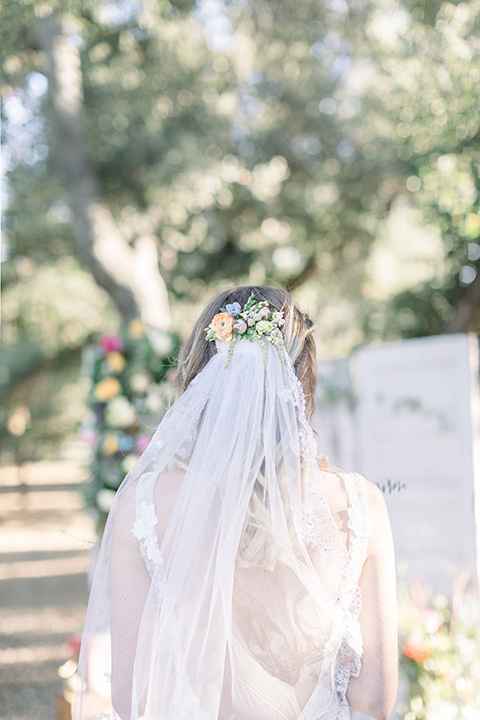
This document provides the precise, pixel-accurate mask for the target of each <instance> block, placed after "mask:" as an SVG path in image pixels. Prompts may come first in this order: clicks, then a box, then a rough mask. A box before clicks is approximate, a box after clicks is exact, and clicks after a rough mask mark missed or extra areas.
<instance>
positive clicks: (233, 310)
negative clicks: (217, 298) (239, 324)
mask: <svg viewBox="0 0 480 720" xmlns="http://www.w3.org/2000/svg"><path fill="white" fill-rule="evenodd" d="M225 307H226V310H227V312H228V314H229V315H231V316H232V317H237V315H238V314H239V312H241V310H242V308H241V306H240V303H238V302H234V303H232V304H231V305H226V306H225Z"/></svg>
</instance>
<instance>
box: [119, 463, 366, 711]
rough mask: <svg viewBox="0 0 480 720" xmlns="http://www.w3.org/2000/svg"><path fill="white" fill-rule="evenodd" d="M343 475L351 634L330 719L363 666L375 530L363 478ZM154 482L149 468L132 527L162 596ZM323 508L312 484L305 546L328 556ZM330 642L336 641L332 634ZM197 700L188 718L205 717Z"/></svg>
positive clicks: (344, 598)
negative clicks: (367, 567)
mask: <svg viewBox="0 0 480 720" xmlns="http://www.w3.org/2000/svg"><path fill="white" fill-rule="evenodd" d="M341 478H342V481H343V483H344V487H345V490H346V494H347V498H348V507H347V515H348V521H347V527H348V531H349V537H348V552H347V562H346V563H345V566H344V571H343V580H342V589H341V593H340V597H339V598H336V600H337V602H339V603H340V605H341V606H342V608H343V611H344V612H345V613H347V614H348V616H349V620H348V622H347V627H348V628H349V633H348V636H347V637H342V638H340V642H339V645H338V650H337V652H336V657H335V663H334V670H333V673H334V678H335V687H336V694H337V695H336V700H335V702H334V706H333V705H332V711H331V712H332V714H331V715H329V720H347V719H348V718H349V717H350V713H349V708H348V702H347V699H346V695H347V690H348V684H349V680H350V678H351V677H358V675H359V673H360V669H361V633H360V627H359V624H358V615H359V613H360V608H361V594H360V589H359V587H358V579H359V577H360V573H361V570H362V566H363V563H364V561H365V556H366V550H367V544H368V538H369V537H370V535H371V534H372V531H373V527H372V523H371V520H370V516H369V512H368V507H367V503H366V489H365V479H364V478H363V477H362V476H361V475H358V474H357V473H348V474H342V476H341ZM154 485H155V474H154V473H146V474H145V475H143V476H142V477H141V478H140V480H139V482H138V486H137V491H136V506H135V522H134V524H133V527H132V533H133V535H134V537H135V538H136V539H137V540H138V542H139V546H140V552H141V555H142V558H143V561H144V563H145V567H146V569H147V571H148V573H149V575H150V577H151V579H152V582H154V583H155V592H156V595H157V598H158V600H159V601H160V602H161V600H162V596H163V592H164V577H163V558H162V554H161V550H160V546H159V542H158V536H157V524H158V516H157V514H156V511H155V503H154ZM325 512H329V511H328V505H327V503H326V500H325V498H324V497H322V496H318V495H316V493H315V492H314V490H313V489H312V488H310V489H309V491H308V492H307V494H306V498H305V503H304V505H303V507H302V519H301V528H302V534H303V539H304V542H305V544H306V545H307V547H310V548H312V549H313V548H316V547H319V548H320V550H321V551H322V552H323V553H325V554H326V555H327V556H328V554H329V552H331V548H332V546H333V544H334V538H333V533H332V537H330V536H329V535H328V534H327V536H326V537H325V536H324V535H322V515H323V514H324V513H325ZM332 644H334V642H333V640H332ZM352 646H354V647H352ZM324 692H326V690H325V689H324V688H322V684H321V683H320V682H319V685H318V687H317V688H316V691H315V692H314V693H313V695H312V697H311V698H310V700H309V701H308V703H307V704H306V706H305V707H304V709H303V710H302V712H301V714H300V715H299V717H298V720H317V718H318V708H319V706H321V703H322V693H324ZM194 706H195V702H194V698H193V697H192V698H191V699H190V704H189V708H190V709H189V712H190V714H189V718H190V720H206V718H205V716H204V715H203V713H202V711H201V709H200V708H198V707H197V708H196V712H193V709H194Z"/></svg>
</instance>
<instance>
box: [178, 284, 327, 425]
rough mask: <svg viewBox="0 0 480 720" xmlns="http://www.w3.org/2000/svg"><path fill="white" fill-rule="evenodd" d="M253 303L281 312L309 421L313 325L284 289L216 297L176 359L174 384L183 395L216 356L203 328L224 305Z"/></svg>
mask: <svg viewBox="0 0 480 720" xmlns="http://www.w3.org/2000/svg"><path fill="white" fill-rule="evenodd" d="M252 294H253V295H254V297H255V301H256V302H261V301H263V300H266V301H267V302H268V304H269V305H271V307H274V308H275V309H276V310H283V312H284V317H285V325H284V326H283V328H282V332H283V337H284V342H285V350H286V351H287V353H288V354H289V356H290V359H291V360H292V363H293V367H294V369H295V373H296V375H297V377H298V379H299V380H300V382H301V383H302V388H303V393H304V395H305V403H306V413H307V417H308V419H310V418H311V416H312V414H313V411H314V409H315V388H316V385H317V364H316V358H317V352H316V347H315V340H314V338H313V330H314V324H313V322H312V321H311V320H310V318H309V317H308V316H307V315H305V314H304V313H302V311H301V310H300V309H299V308H298V306H297V305H296V303H295V301H294V299H293V297H292V296H291V295H290V293H288V292H287V291H286V290H284V288H280V287H263V286H257V285H247V286H241V287H236V288H232V289H231V290H225V291H224V292H222V293H219V294H218V295H216V296H215V297H214V298H213V299H212V300H210V302H209V303H208V305H207V306H206V307H205V309H204V311H203V312H202V314H201V315H200V317H199V319H198V320H197V322H196V324H195V327H194V328H193V330H192V333H191V334H190V337H189V338H188V340H187V341H186V343H185V344H184V345H183V347H182V349H181V351H180V355H179V359H178V370H179V372H178V376H177V382H178V384H179V386H180V390H181V392H184V391H185V390H186V389H187V387H188V386H189V384H190V383H191V382H192V380H193V378H194V377H195V376H196V375H198V373H199V372H200V371H201V370H203V368H204V367H205V365H206V364H207V363H208V361H209V360H210V358H211V357H213V355H215V353H216V348H215V343H209V342H205V328H206V327H207V326H208V325H209V324H210V323H211V321H212V318H213V317H214V316H215V315H216V314H217V313H219V312H220V308H222V307H225V305H226V304H227V303H229V304H230V303H234V302H238V303H239V304H240V305H241V306H242V307H243V305H245V303H246V302H247V300H248V298H249V297H250V295H252Z"/></svg>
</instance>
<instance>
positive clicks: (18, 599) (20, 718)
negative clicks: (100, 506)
mask: <svg viewBox="0 0 480 720" xmlns="http://www.w3.org/2000/svg"><path fill="white" fill-rule="evenodd" d="M83 480H84V474H83V471H81V470H79V469H78V468H77V467H75V466H74V465H72V464H70V463H35V464H33V463H32V464H31V465H28V466H24V467H23V468H22V470H21V471H19V470H18V468H14V467H12V468H0V720H56V718H57V712H56V709H55V708H56V705H55V695H56V694H57V693H60V692H62V689H63V682H62V679H61V678H60V676H59V674H58V670H59V667H60V665H62V664H63V663H64V662H65V661H66V660H67V659H68V657H69V656H70V652H71V651H70V647H69V644H68V640H67V639H68V636H69V635H71V634H72V633H76V632H78V631H79V630H80V629H81V627H82V623H83V619H84V614H85V607H86V600H87V577H86V572H87V569H88V552H89V549H90V548H91V542H92V540H93V539H94V531H93V523H92V521H91V520H90V518H88V517H87V515H86V514H85V513H84V512H82V510H81V508H82V496H81V494H80V492H79V491H80V489H81V487H80V485H79V483H81V482H82V481H83Z"/></svg>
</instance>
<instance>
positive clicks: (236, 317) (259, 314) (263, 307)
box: [205, 293, 285, 370]
mask: <svg viewBox="0 0 480 720" xmlns="http://www.w3.org/2000/svg"><path fill="white" fill-rule="evenodd" d="M284 324H285V319H284V317H283V310H271V309H270V308H269V307H268V302H266V301H265V300H262V301H261V302H255V295H254V294H253V293H252V294H251V295H250V297H249V298H248V300H247V302H246V304H245V306H244V307H243V308H242V306H241V305H240V303H238V302H234V303H231V304H229V305H227V306H226V307H224V308H220V312H219V313H217V315H215V317H214V318H213V320H212V322H211V323H210V325H209V326H208V327H206V328H205V332H206V335H205V339H206V340H208V341H209V342H212V341H213V340H224V341H225V342H227V343H229V348H228V358H227V364H226V365H225V367H226V368H227V367H228V366H229V364H230V361H231V359H232V355H233V351H234V348H235V345H236V344H237V342H238V341H239V340H241V339H242V338H246V339H247V340H250V342H254V341H255V342H258V344H259V345H260V347H261V348H262V352H263V361H264V367H265V370H266V369H267V342H269V343H270V344H271V345H275V346H276V347H278V352H279V356H280V360H281V359H282V357H283V352H284V349H285V345H284V341H283V335H282V331H281V330H280V328H281V327H282V326H283V325H284Z"/></svg>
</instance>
